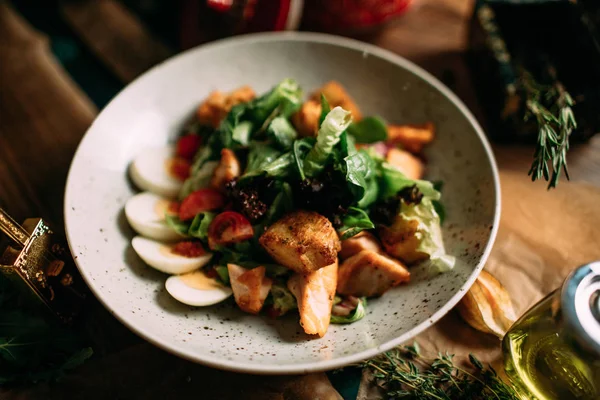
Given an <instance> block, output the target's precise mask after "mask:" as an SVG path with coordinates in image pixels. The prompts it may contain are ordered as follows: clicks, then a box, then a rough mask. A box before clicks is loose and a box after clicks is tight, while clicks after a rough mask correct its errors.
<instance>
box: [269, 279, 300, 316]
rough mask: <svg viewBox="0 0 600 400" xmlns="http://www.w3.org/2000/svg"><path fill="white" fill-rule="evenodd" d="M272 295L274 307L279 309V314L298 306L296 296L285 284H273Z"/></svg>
mask: <svg viewBox="0 0 600 400" xmlns="http://www.w3.org/2000/svg"><path fill="white" fill-rule="evenodd" d="M271 296H272V298H273V308H274V309H275V310H276V311H277V314H278V315H283V314H285V313H287V312H288V311H290V310H293V309H296V308H298V303H297V302H296V298H295V297H294V295H293V294H292V292H290V291H289V289H288V288H287V287H285V286H284V285H280V284H277V283H275V284H273V285H272V286H271Z"/></svg>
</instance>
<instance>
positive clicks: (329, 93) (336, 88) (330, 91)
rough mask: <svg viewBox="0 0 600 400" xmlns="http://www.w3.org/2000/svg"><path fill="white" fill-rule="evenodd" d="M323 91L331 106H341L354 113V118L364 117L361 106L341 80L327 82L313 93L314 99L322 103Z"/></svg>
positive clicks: (355, 119) (358, 119) (356, 119)
mask: <svg viewBox="0 0 600 400" xmlns="http://www.w3.org/2000/svg"><path fill="white" fill-rule="evenodd" d="M321 93H322V94H323V95H324V96H325V98H326V99H327V102H328V103H329V105H330V106H331V108H334V107H337V106H340V107H342V108H343V109H344V110H347V111H350V112H351V113H352V120H354V121H360V120H361V119H362V113H361V112H360V108H358V106H357V105H356V102H355V101H354V99H352V97H351V96H350V95H349V94H348V92H346V89H344V87H343V86H342V85H341V84H340V83H339V82H336V81H330V82H327V83H326V84H325V85H323V87H321V88H320V89H319V90H317V91H315V93H313V95H312V99H313V100H316V101H317V102H319V103H320V102H321Z"/></svg>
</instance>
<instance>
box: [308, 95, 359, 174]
mask: <svg viewBox="0 0 600 400" xmlns="http://www.w3.org/2000/svg"><path fill="white" fill-rule="evenodd" d="M351 122H352V115H351V114H350V112H349V111H346V110H344V109H343V108H342V107H335V108H334V109H333V110H331V111H330V112H329V114H327V116H326V117H325V119H324V120H323V123H322V124H321V127H320V128H319V132H318V134H317V141H316V143H315V144H314V146H313V148H312V149H311V150H310V151H309V152H308V154H307V156H306V158H305V159H304V174H305V175H306V176H307V177H309V178H310V177H314V176H316V175H318V173H319V172H321V171H322V170H323V169H324V168H325V164H326V163H327V159H328V158H329V156H330V155H331V152H332V151H333V148H334V146H335V145H336V144H338V142H339V141H340V136H341V135H342V132H344V131H345V130H346V128H348V125H350V123H351Z"/></svg>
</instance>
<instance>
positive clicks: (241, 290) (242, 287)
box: [227, 264, 273, 314]
mask: <svg viewBox="0 0 600 400" xmlns="http://www.w3.org/2000/svg"><path fill="white" fill-rule="evenodd" d="M265 271H266V270H265V267H262V266H261V267H257V268H253V269H246V268H244V267H240V266H239V265H236V264H227V272H229V280H230V281H231V289H232V290H233V297H234V298H235V302H236V303H237V305H238V306H239V307H240V308H241V309H242V310H243V311H246V312H248V313H251V314H258V312H259V311H260V309H261V308H262V306H263V305H264V304H265V299H266V298H267V295H268V294H269V291H270V290H271V286H272V284H273V281H272V280H271V279H270V278H267V277H266V276H265Z"/></svg>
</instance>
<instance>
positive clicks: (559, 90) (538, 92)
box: [522, 70, 577, 189]
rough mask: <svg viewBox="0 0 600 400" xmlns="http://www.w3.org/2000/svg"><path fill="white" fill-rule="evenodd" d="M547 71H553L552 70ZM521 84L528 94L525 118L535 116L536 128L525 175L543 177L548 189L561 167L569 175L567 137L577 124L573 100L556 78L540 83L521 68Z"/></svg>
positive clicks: (532, 177) (553, 183)
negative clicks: (531, 158) (553, 80)
mask: <svg viewBox="0 0 600 400" xmlns="http://www.w3.org/2000/svg"><path fill="white" fill-rule="evenodd" d="M550 75H551V76H554V75H555V74H554V73H552V70H551V73H550ZM522 84H523V88H524V89H525V92H526V95H527V100H526V103H525V105H526V112H525V121H528V120H531V119H534V120H535V122H536V125H537V129H538V138H537V143H536V148H535V152H534V154H533V162H532V164H531V168H530V169H529V172H528V175H529V176H531V180H532V181H536V180H538V179H542V178H544V179H545V180H546V181H547V182H548V189H551V188H554V187H556V185H557V183H558V180H559V178H560V174H561V171H564V173H565V176H566V178H567V179H569V171H568V168H567V151H569V137H570V136H571V133H572V132H573V130H574V129H575V128H577V123H576V121H575V116H574V114H573V109H572V106H573V104H574V102H573V99H572V98H571V96H570V95H569V93H568V92H567V91H566V90H565V88H564V87H563V86H562V84H561V83H560V82H558V81H557V80H555V82H554V84H552V85H543V84H540V83H539V82H537V81H536V80H535V79H534V78H533V77H532V76H531V74H529V73H528V72H523V79H522Z"/></svg>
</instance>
